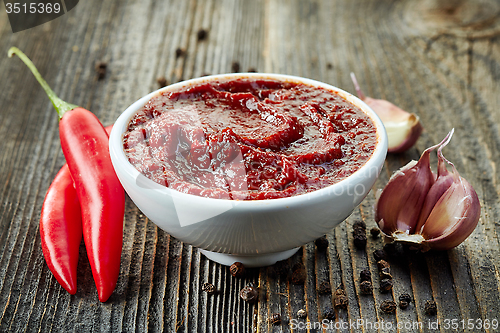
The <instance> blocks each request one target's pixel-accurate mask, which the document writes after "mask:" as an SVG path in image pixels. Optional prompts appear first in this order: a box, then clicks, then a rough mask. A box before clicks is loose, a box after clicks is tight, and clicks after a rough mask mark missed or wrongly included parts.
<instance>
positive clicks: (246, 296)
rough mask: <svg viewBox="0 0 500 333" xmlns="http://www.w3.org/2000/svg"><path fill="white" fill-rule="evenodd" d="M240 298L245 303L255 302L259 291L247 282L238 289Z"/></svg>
mask: <svg viewBox="0 0 500 333" xmlns="http://www.w3.org/2000/svg"><path fill="white" fill-rule="evenodd" d="M240 298H241V299H242V300H244V301H245V302H247V303H255V302H257V300H258V298H259V292H258V291H257V288H255V287H254V286H253V285H252V284H249V285H247V286H245V287H244V288H243V289H241V290H240Z"/></svg>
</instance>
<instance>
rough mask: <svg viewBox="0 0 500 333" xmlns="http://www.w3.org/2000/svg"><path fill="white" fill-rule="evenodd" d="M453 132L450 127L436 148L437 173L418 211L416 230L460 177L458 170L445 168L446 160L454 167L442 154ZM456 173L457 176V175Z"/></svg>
mask: <svg viewBox="0 0 500 333" xmlns="http://www.w3.org/2000/svg"><path fill="white" fill-rule="evenodd" d="M454 132H455V129H452V130H451V131H450V132H449V133H448V135H447V136H446V137H445V138H444V140H443V141H442V142H441V143H440V144H439V148H438V153H437V154H438V173H437V179H436V182H435V183H434V184H433V185H432V187H431V188H430V189H429V192H428V193H427V196H426V198H425V201H424V205H423V206H422V210H421V212H420V216H419V219H418V223H417V226H416V228H415V230H416V232H420V231H421V230H422V227H423V226H424V224H425V221H427V218H428V217H429V215H430V213H431V211H432V209H433V208H434V206H435V205H436V203H437V202H438V200H439V198H441V196H442V195H443V194H444V193H445V192H446V190H447V189H448V188H449V187H450V186H451V185H452V184H453V183H454V182H455V181H456V180H457V179H458V178H460V175H458V172H453V173H450V172H449V171H448V169H446V162H448V163H449V164H451V165H452V167H453V169H454V170H455V167H454V166H453V164H452V163H450V162H449V161H448V160H447V159H446V158H445V157H444V156H443V148H444V147H445V146H446V145H447V144H448V143H449V142H450V140H451V138H452V136H453V133H454ZM457 175H458V177H457Z"/></svg>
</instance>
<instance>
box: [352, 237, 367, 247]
mask: <svg viewBox="0 0 500 333" xmlns="http://www.w3.org/2000/svg"><path fill="white" fill-rule="evenodd" d="M366 242H367V238H366V234H364V233H355V234H353V243H354V246H356V248H358V249H360V250H362V249H364V248H366Z"/></svg>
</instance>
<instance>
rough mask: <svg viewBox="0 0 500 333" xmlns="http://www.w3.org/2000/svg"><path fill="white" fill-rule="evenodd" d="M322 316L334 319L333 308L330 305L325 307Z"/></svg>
mask: <svg viewBox="0 0 500 333" xmlns="http://www.w3.org/2000/svg"><path fill="white" fill-rule="evenodd" d="M323 317H324V318H325V319H328V320H335V310H333V309H332V308H331V307H327V308H326V309H325V312H324V313H323Z"/></svg>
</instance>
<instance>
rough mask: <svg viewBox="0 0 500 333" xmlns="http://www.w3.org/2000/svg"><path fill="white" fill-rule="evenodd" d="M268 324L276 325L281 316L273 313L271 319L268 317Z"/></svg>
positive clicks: (279, 321)
mask: <svg viewBox="0 0 500 333" xmlns="http://www.w3.org/2000/svg"><path fill="white" fill-rule="evenodd" d="M269 322H270V323H271V324H272V325H278V324H279V323H281V316H280V314H279V313H273V314H272V315H271V317H269Z"/></svg>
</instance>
